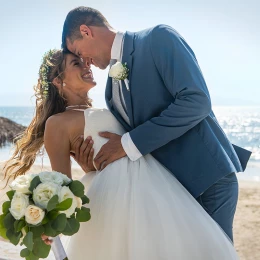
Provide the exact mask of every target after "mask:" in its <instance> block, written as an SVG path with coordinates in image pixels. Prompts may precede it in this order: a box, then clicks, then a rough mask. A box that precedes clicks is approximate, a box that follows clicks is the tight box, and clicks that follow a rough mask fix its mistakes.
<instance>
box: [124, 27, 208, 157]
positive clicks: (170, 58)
mask: <svg viewBox="0 0 260 260" xmlns="http://www.w3.org/2000/svg"><path fill="white" fill-rule="evenodd" d="M148 37H150V49H151V54H152V57H153V60H154V64H155V66H156V68H157V70H158V73H159V74H160V76H161V78H162V80H163V81H164V85H165V87H166V88H167V89H168V91H169V92H170V93H171V95H172V102H171V104H169V106H168V107H167V108H165V110H164V111H162V112H161V114H160V115H158V116H156V117H153V118H151V119H150V120H148V121H146V122H144V123H143V124H141V125H139V126H138V127H136V128H135V129H133V130H132V131H130V132H129V134H130V137H131V139H132V141H133V143H134V144H135V146H136V147H137V149H138V150H139V151H140V152H141V154H142V155H146V154H148V153H150V152H152V151H154V150H156V149H157V148H159V147H161V146H163V145H165V144H167V143H168V142H170V141H172V140H174V139H176V138H178V137H180V136H182V135H183V134H185V133H186V132H187V131H189V130H190V129H191V128H193V127H194V126H196V125H197V124H198V123H199V122H200V121H202V120H203V119H204V118H205V117H207V116H208V114H209V113H210V111H211V102H210V97H209V93H208V90H207V86H206V83H205V80H204V78H203V75H202V72H201V70H200V68H199V65H198V63H197V60H196V58H195V55H194V53H193V51H192V50H191V48H190V47H189V46H188V45H187V43H186V42H185V41H184V40H183V39H182V38H181V37H180V36H179V35H178V33H177V32H176V31H174V30H173V29H172V28H171V27H169V26H164V25H160V26H157V27H155V28H154V29H153V31H152V32H151V33H150V35H149V36H148Z"/></svg>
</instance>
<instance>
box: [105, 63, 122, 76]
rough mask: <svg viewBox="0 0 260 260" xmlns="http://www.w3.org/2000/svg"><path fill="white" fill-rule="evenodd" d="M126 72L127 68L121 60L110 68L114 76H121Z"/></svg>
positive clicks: (110, 72) (111, 74)
mask: <svg viewBox="0 0 260 260" xmlns="http://www.w3.org/2000/svg"><path fill="white" fill-rule="evenodd" d="M124 72H125V68H124V66H123V65H122V63H121V62H116V63H115V64H114V65H113V66H112V67H111V68H110V70H109V76H110V77H112V78H120V77H121V75H122V74H123V73H124Z"/></svg>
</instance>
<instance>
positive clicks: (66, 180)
mask: <svg viewBox="0 0 260 260" xmlns="http://www.w3.org/2000/svg"><path fill="white" fill-rule="evenodd" d="M54 172H55V174H58V175H59V176H60V177H61V178H62V179H63V184H65V185H67V184H69V183H70V182H71V179H70V178H69V177H68V176H67V175H65V174H63V173H61V172H56V171H54Z"/></svg>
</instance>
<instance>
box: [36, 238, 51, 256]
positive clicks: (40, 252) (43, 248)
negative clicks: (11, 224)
mask: <svg viewBox="0 0 260 260" xmlns="http://www.w3.org/2000/svg"><path fill="white" fill-rule="evenodd" d="M50 250H51V246H49V245H46V244H45V243H44V242H43V241H42V239H41V238H36V239H35V240H34V245H33V254H34V255H35V256H37V257H39V258H46V257H47V256H48V255H49V253H50Z"/></svg>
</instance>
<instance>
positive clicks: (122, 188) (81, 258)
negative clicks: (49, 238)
mask: <svg viewBox="0 0 260 260" xmlns="http://www.w3.org/2000/svg"><path fill="white" fill-rule="evenodd" d="M81 181H82V182H83V184H84V185H85V187H86V189H87V196H88V197H89V198H90V204H89V207H90V209H91V216H92V218H91V220H90V221H89V222H86V223H82V224H81V228H80V230H79V232H78V233H77V234H75V235H74V236H72V237H71V238H69V240H68V241H67V246H66V252H67V255H68V258H69V260H146V259H147V260H170V259H171V260H172V259H174V260H191V259H192V260H194V259H196V260H232V259H238V256H237V254H236V251H235V249H234V247H233V245H232V243H231V242H230V240H229V239H228V237H227V236H226V234H225V233H224V232H223V231H222V229H221V228H220V227H219V226H218V224H217V223H216V222H215V221H214V220H213V219H211V217H210V216H209V215H208V214H207V213H206V212H205V210H204V209H203V208H202V207H201V206H200V205H199V204H198V203H197V201H196V200H195V199H194V198H193V197H192V196H191V195H190V194H189V193H188V192H187V191H186V189H185V188H184V187H183V186H182V185H181V184H180V183H179V182H178V180H177V179H176V178H175V177H174V176H173V175H172V174H171V173H170V172H169V171H168V170H167V169H166V168H165V167H163V166H162V165H161V164H160V163H159V162H158V161H157V160H155V159H154V158H153V157H152V156H151V155H146V156H144V157H142V158H140V159H139V160H137V161H135V162H132V161H130V160H129V159H128V158H127V157H124V158H122V159H120V160H118V161H116V162H114V163H112V164H110V165H108V166H107V167H106V168H105V169H104V170H103V171H101V172H96V173H93V174H87V175H85V176H84V177H83V178H82V180H81Z"/></svg>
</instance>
